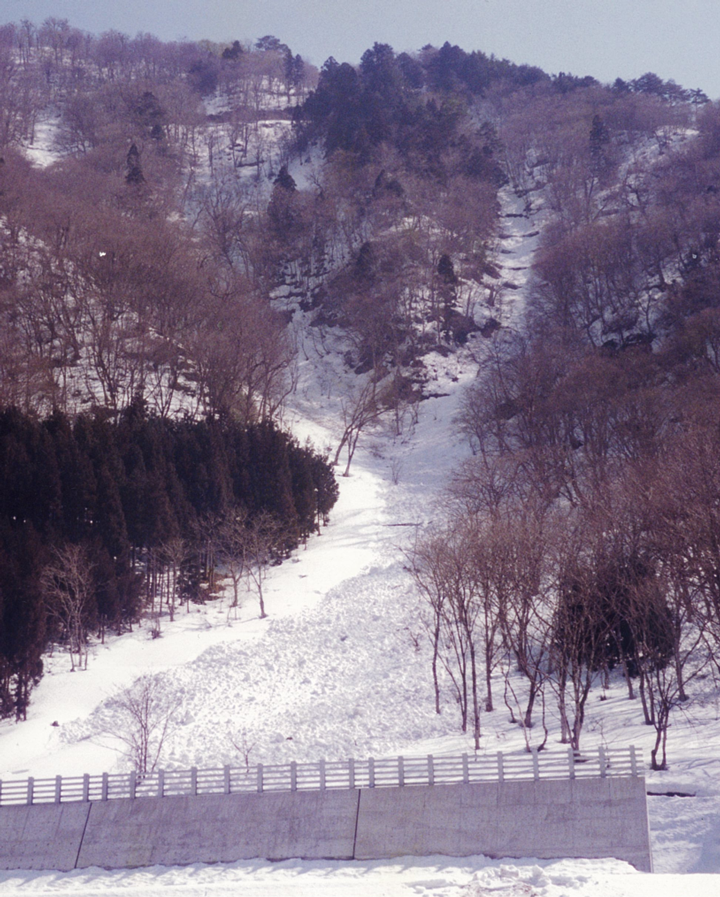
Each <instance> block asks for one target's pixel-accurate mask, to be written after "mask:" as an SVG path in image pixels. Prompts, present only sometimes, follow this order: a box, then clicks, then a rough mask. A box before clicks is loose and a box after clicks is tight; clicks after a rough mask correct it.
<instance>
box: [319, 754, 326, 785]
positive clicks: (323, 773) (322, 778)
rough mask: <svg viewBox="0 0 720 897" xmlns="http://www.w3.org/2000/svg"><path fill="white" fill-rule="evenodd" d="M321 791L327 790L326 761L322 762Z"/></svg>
mask: <svg viewBox="0 0 720 897" xmlns="http://www.w3.org/2000/svg"><path fill="white" fill-rule="evenodd" d="M319 765H320V790H321V791H324V790H325V760H321V761H320V764H319Z"/></svg>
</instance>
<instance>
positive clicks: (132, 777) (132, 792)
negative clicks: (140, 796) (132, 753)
mask: <svg viewBox="0 0 720 897" xmlns="http://www.w3.org/2000/svg"><path fill="white" fill-rule="evenodd" d="M136 791H137V774H136V773H135V770H134V769H132V770H131V771H130V797H131V798H133V799H134V798H135V792H136Z"/></svg>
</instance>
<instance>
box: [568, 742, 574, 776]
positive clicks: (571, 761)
mask: <svg viewBox="0 0 720 897" xmlns="http://www.w3.org/2000/svg"><path fill="white" fill-rule="evenodd" d="M568 774H569V775H570V778H571V779H574V778H575V751H574V750H573V749H572V748H568Z"/></svg>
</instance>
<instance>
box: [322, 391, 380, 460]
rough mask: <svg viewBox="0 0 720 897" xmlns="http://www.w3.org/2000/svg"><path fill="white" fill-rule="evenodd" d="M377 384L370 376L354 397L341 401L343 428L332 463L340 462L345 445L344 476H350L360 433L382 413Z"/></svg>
mask: <svg viewBox="0 0 720 897" xmlns="http://www.w3.org/2000/svg"><path fill="white" fill-rule="evenodd" d="M378 392H379V391H378V386H377V383H376V381H375V379H374V378H373V377H372V376H371V377H369V378H368V380H367V382H366V383H365V385H364V386H363V387H362V388H361V389H360V390H359V391H358V392H357V393H356V395H355V397H354V398H352V399H349V400H348V401H347V402H345V401H343V404H342V411H343V423H344V425H345V429H344V430H343V434H342V436H341V438H340V443H339V445H338V447H337V451H336V452H335V459H334V461H333V464H338V463H339V462H340V454H341V452H342V450H343V449H344V448H345V447H346V446H347V465H346V467H345V472H344V473H343V476H344V477H347V476H350V465H351V464H352V460H353V458H354V457H355V449H356V448H357V444H358V441H359V439H360V434H361V433H362V432H363V430H364V429H365V428H366V427H367V426H368V425H369V424H371V423H374V422H375V421H376V420H378V418H379V417H380V416H381V415H382V413H383V410H384V409H383V406H382V404H381V402H380V397H379V394H378Z"/></svg>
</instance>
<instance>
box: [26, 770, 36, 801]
mask: <svg viewBox="0 0 720 897" xmlns="http://www.w3.org/2000/svg"><path fill="white" fill-rule="evenodd" d="M34 787H35V779H34V778H33V777H32V776H30V777H29V778H28V780H27V800H26V803H27V804H28V805H29V804H31V803H32V802H33V790H34Z"/></svg>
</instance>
